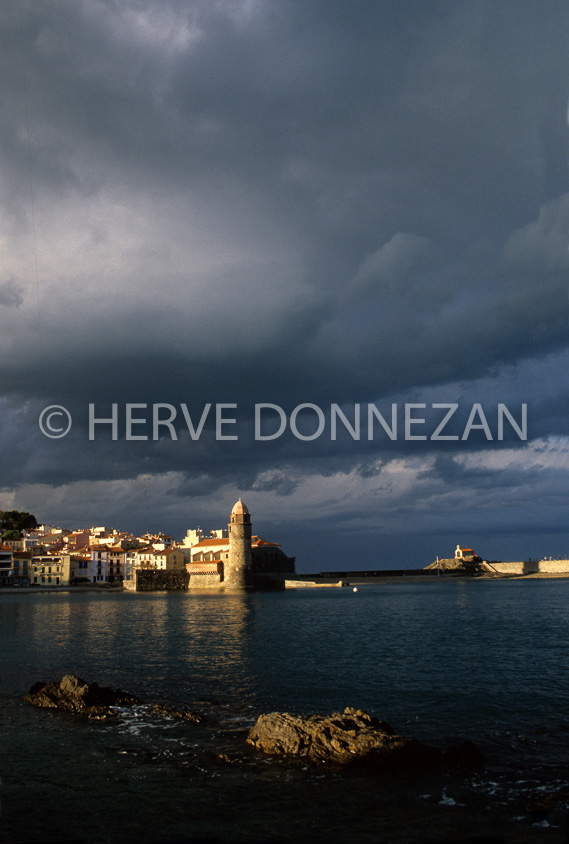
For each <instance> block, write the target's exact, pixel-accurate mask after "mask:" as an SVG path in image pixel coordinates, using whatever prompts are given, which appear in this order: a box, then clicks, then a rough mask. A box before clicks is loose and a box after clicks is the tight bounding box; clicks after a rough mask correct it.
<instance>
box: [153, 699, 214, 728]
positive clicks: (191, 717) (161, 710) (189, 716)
mask: <svg viewBox="0 0 569 844" xmlns="http://www.w3.org/2000/svg"><path fill="white" fill-rule="evenodd" d="M154 712H156V714H157V715H167V716H168V717H169V718H180V719H181V720H183V721H194V722H195V723H196V724H201V723H203V722H204V721H206V720H207V719H206V717H205V715H200V714H199V713H197V712H190V710H189V709H174V707H172V706H169V705H168V704H167V703H155V704H154Z"/></svg>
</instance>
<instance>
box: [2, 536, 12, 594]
mask: <svg viewBox="0 0 569 844" xmlns="http://www.w3.org/2000/svg"><path fill="white" fill-rule="evenodd" d="M13 555H14V552H13V551H12V548H11V546H10V545H7V544H3V545H0V586H11V584H12V563H13Z"/></svg>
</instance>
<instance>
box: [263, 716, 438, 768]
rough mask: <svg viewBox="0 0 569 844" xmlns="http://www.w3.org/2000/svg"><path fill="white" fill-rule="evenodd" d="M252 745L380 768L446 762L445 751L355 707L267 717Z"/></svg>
mask: <svg viewBox="0 0 569 844" xmlns="http://www.w3.org/2000/svg"><path fill="white" fill-rule="evenodd" d="M247 743H248V744H250V745H252V746H253V747H255V748H256V749H257V750H259V751H261V752H262V753H266V754H269V755H272V756H291V757H303V758H307V759H309V760H311V761H312V762H318V763H332V764H335V765H353V764H355V763H360V764H362V763H363V764H366V765H371V766H372V767H374V768H377V769H379V770H389V771H401V772H414V771H417V770H425V769H429V768H435V767H437V766H439V765H440V764H441V753H440V751H439V750H437V749H435V748H433V747H428V746H426V745H424V744H421V743H420V742H419V741H417V740H416V739H413V738H409V737H408V736H400V735H397V734H396V733H395V730H394V729H393V727H392V726H391V725H390V724H387V723H386V722H385V721H380V720H379V719H378V718H374V717H373V716H371V715H368V714H367V713H366V712H362V710H361V709H351V708H349V707H348V708H346V709H345V710H344V712H343V713H339V712H335V713H333V714H332V715H308V716H303V715H293V714H291V713H289V712H271V713H269V714H266V715H261V716H259V718H258V720H257V723H256V724H255V726H254V727H252V728H251V730H250V731H249V735H248V737H247Z"/></svg>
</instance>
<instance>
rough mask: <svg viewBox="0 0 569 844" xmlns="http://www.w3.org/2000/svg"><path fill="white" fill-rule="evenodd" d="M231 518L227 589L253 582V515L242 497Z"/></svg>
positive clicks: (226, 572)
mask: <svg viewBox="0 0 569 844" xmlns="http://www.w3.org/2000/svg"><path fill="white" fill-rule="evenodd" d="M230 519H231V520H230V522H229V525H228V527H229V559H228V561H227V563H226V564H225V570H224V577H223V582H224V586H225V588H226V589H245V588H246V587H247V586H249V585H250V582H251V516H250V514H249V510H248V508H247V505H246V504H244V503H243V502H242V501H241V499H239V501H238V502H237V503H236V504H235V505H234V506H233V510H232V511H231V517H230Z"/></svg>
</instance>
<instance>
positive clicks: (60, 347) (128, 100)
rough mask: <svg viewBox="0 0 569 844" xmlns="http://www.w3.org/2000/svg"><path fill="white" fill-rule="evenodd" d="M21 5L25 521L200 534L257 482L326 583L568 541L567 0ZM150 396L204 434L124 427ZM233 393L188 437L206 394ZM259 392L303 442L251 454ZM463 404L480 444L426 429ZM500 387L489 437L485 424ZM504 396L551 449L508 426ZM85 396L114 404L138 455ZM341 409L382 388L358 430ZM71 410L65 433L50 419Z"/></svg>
mask: <svg viewBox="0 0 569 844" xmlns="http://www.w3.org/2000/svg"><path fill="white" fill-rule="evenodd" d="M0 16H1V17H0V20H1V31H0V37H1V43H0V64H1V79H2V94H3V96H2V98H1V100H0V108H1V113H0V139H1V142H0V149H1V154H2V159H3V160H2V162H1V166H0V221H1V241H0V243H1V261H0V324H1V332H0V351H1V354H0V389H1V402H2V415H1V428H0V450H1V461H2V462H1V465H2V478H1V484H2V487H1V490H0V507H2V508H4V509H12V508H17V509H25V510H29V511H31V512H33V513H34V514H35V515H36V516H37V518H38V519H40V520H41V521H46V522H50V523H55V524H59V525H62V526H64V527H77V526H91V525H94V524H105V525H110V526H113V527H117V528H121V529H128V530H133V531H142V530H156V531H158V530H162V531H164V532H166V533H170V534H171V535H173V536H174V538H176V539H181V538H182V537H183V535H184V534H185V532H186V530H187V529H188V528H191V527H195V526H197V525H201V527H202V528H204V529H209V528H212V527H220V526H222V525H224V524H226V523H227V520H228V514H229V510H230V508H231V506H232V505H233V503H234V501H235V500H236V499H237V497H239V496H241V497H242V498H243V499H244V500H245V501H246V503H247V504H248V506H249V508H250V510H251V512H252V520H253V526H254V531H255V532H258V533H259V534H261V535H262V536H264V537H265V538H267V539H270V540H273V541H281V542H282V543H283V547H284V549H285V551H286V552H287V553H289V554H290V555H296V557H297V560H298V568H299V570H301V571H311V570H321V569H342V568H390V567H402V566H405V565H407V566H411V565H413V566H422V565H427V564H428V563H430V562H432V560H433V559H434V557H435V555H437V554H438V555H440V556H446V555H452V553H453V550H454V547H455V545H456V544H457V543H463V544H467V545H470V546H473V547H474V548H475V550H476V551H477V552H479V553H480V554H481V555H482V556H484V557H485V558H487V559H523V558H527V557H530V556H531V557H534V558H535V557H539V556H541V555H559V554H563V553H565V552H567V551H569V535H568V533H569V528H568V508H567V480H568V469H569V447H568V439H567V433H568V428H567V421H568V418H569V404H568V392H569V390H568V377H567V371H568V363H569V360H568V357H569V356H568V354H567V335H568V313H567V309H568V285H567V282H568V267H569V251H568V245H569V154H568V153H569V148H568V140H569V128H568V125H567V106H568V100H569V50H568V43H569V7H568V6H567V3H566V2H565V0H546V1H545V2H544V0H526V2H524V3H520V2H515V1H514V0H492V2H483V0H480V2H472V0H467V2H460V0H445V1H444V2H437V0H432V2H429V3H425V2H423V0H420V2H415V0H407V1H406V2H405V3H401V2H400V0H393V2H391V0H388V1H386V0H356V2H347V0H81V2H79V0H42V2H37V0H21V3H20V2H18V0H5V2H4V3H3V4H2V9H1V10H0ZM127 402H129V403H137V404H145V405H147V407H146V409H137V410H135V411H133V417H135V418H136V417H139V418H144V417H146V418H148V419H149V420H151V419H152V405H153V404H155V403H161V404H169V405H172V407H174V408H175V409H176V410H177V417H176V419H175V421H174V423H173V424H174V429H175V430H176V431H177V434H178V439H176V440H173V439H172V438H171V432H170V430H169V429H168V428H166V427H165V426H162V427H161V428H160V429H159V430H160V434H161V437H160V439H158V440H156V441H154V440H153V439H152V425H151V424H147V425H145V424H140V425H138V426H134V427H133V429H132V431H133V433H135V434H136V435H139V436H144V435H147V436H149V439H148V440H133V441H127V440H126V428H125V414H126V410H125V405H126V403H127ZM207 403H210V404H211V405H212V409H211V412H210V413H209V414H208V415H207V417H206V419H205V423H204V426H203V430H202V433H201V435H200V437H199V439H195V440H193V439H192V438H191V436H190V434H189V432H188V428H187V425H186V422H185V419H184V416H183V411H182V410H181V405H182V404H184V405H185V406H186V408H187V411H188V413H189V414H190V417H191V420H192V423H193V424H194V425H197V423H198V422H199V420H200V417H201V415H202V412H203V409H204V406H205V405H206V404H207ZM231 403H233V404H236V405H237V408H235V409H224V410H222V411H220V412H222V413H223V415H224V416H226V417H228V418H236V419H237V422H236V424H235V425H226V426H223V427H222V429H221V431H222V433H223V434H226V435H234V436H237V437H238V439H237V440H220V439H219V438H216V428H215V405H216V404H231ZM260 403H273V404H277V405H278V406H279V407H281V408H283V411H284V413H285V415H286V418H287V430H286V432H285V433H283V435H282V436H280V437H278V438H275V439H272V440H264V441H259V440H255V431H254V406H255V404H260ZM303 403H311V404H314V405H316V406H317V407H318V408H321V409H322V412H323V413H324V414H325V427H324V431H323V432H322V434H321V435H320V436H319V437H317V438H315V439H311V440H301V439H299V438H298V437H296V436H294V435H293V433H291V430H290V426H289V425H288V422H289V420H290V415H291V413H292V411H293V410H294V408H296V407H297V406H298V405H300V404H303ZM370 403H373V404H376V405H377V407H378V408H379V409H380V410H381V412H382V413H383V415H384V416H385V418H386V420H387V421H388V422H391V407H392V404H393V403H396V404H397V406H398V409H399V417H400V423H399V427H398V431H397V438H396V439H395V440H393V441H392V440H390V439H389V437H388V436H387V434H386V433H385V431H383V429H382V428H381V425H377V426H376V435H375V436H374V438H373V439H372V440H371V441H370V440H368V431H367V406H368V404H370ZM406 403H407V404H409V403H416V404H426V405H427V412H426V413H425V412H423V411H422V410H421V409H419V410H417V409H415V410H414V411H413V414H414V415H415V416H416V417H419V418H421V417H424V418H427V422H426V423H425V424H424V425H421V424H420V423H417V424H416V425H415V426H414V427H413V426H412V433H413V434H422V433H425V434H426V435H427V437H428V438H427V439H426V440H412V441H411V440H406V439H405V436H404V427H403V416H404V407H405V404H406ZM440 403H454V404H457V405H458V409H457V411H456V413H455V414H454V416H453V419H452V424H453V425H454V427H452V426H451V425H449V427H448V429H446V430H445V432H444V433H448V434H456V435H458V436H459V439H458V440H444V441H440V440H439V441H432V440H431V439H430V438H429V437H430V434H431V433H432V431H433V430H434V427H436V425H435V424H434V423H432V422H431V421H430V420H434V419H436V420H440V418H441V416H442V414H441V411H440V410H438V411H436V412H434V411H429V410H428V408H430V406H431V405H432V404H440ZM476 403H479V404H481V405H482V408H483V410H484V413H485V414H486V416H487V420H488V425H489V428H490V431H491V434H492V436H493V439H492V440H489V439H488V438H487V435H486V432H485V431H484V430H483V429H481V428H480V427H477V428H474V429H472V430H471V431H470V433H469V436H468V438H467V439H466V440H463V439H460V437H461V436H462V434H463V432H464V429H465V426H466V425H467V422H468V418H469V415H470V412H471V408H472V406H473V404H476ZM499 403H503V404H506V405H507V407H508V408H509V409H510V411H511V413H512V414H513V416H514V417H515V419H516V420H517V421H518V423H520V421H521V406H522V404H526V405H527V440H521V439H520V437H519V436H518V435H517V434H516V432H515V430H514V428H513V427H512V426H511V425H509V424H508V423H507V424H505V426H504V440H503V441H498V440H497V406H498V404H499ZM89 404H93V405H94V406H95V415H96V416H97V417H98V418H106V417H110V415H111V408H112V405H113V404H116V405H117V413H118V419H119V425H118V435H117V439H116V440H115V441H113V440H112V439H111V434H110V425H106V426H105V425H98V426H95V437H94V439H93V440H89V438H88V437H89V434H88V412H89V411H88V408H89ZM331 404H338V405H340V406H341V407H342V409H343V411H344V413H345V414H346V417H347V418H348V419H351V420H352V422H353V419H354V412H355V411H354V405H355V404H360V405H361V411H362V430H361V435H360V438H359V439H354V437H353V436H351V435H350V433H349V432H347V431H346V429H345V426H342V424H341V423H340V424H339V427H338V437H337V439H336V440H333V439H332V437H331V429H330V418H329V417H330V406H331ZM50 405H60V406H63V407H65V408H67V409H68V410H69V412H70V414H71V416H72V419H73V425H72V428H71V430H70V431H69V433H68V434H67V436H65V437H61V438H48V437H46V436H44V435H43V434H42V433H41V431H40V428H39V425H38V418H39V415H40V412H41V411H42V409H43V408H45V407H47V406H50ZM160 413H161V414H162V416H161V418H165V416H167V415H168V413H169V411H167V410H165V409H162V410H161V411H160ZM263 420H264V421H263V425H264V426H265V427H264V428H263V430H264V432H265V433H270V432H271V431H275V430H276V424H277V421H278V420H277V418H276V412H274V411H273V415H272V416H270V415H269V412H268V411H266V415H265V416H264V417H263ZM317 421H318V420H317V419H316V414H315V412H314V411H307V412H306V413H305V414H300V416H299V418H298V427H299V431H300V432H301V433H302V432H303V433H304V435H305V436H308V435H309V434H310V433H311V432H313V431H314V430H315V426H316V423H317ZM473 421H475V422H476V423H478V425H479V424H480V415H478V416H477V417H476V419H475V420H473ZM364 423H365V424H364ZM271 426H272V427H271Z"/></svg>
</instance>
